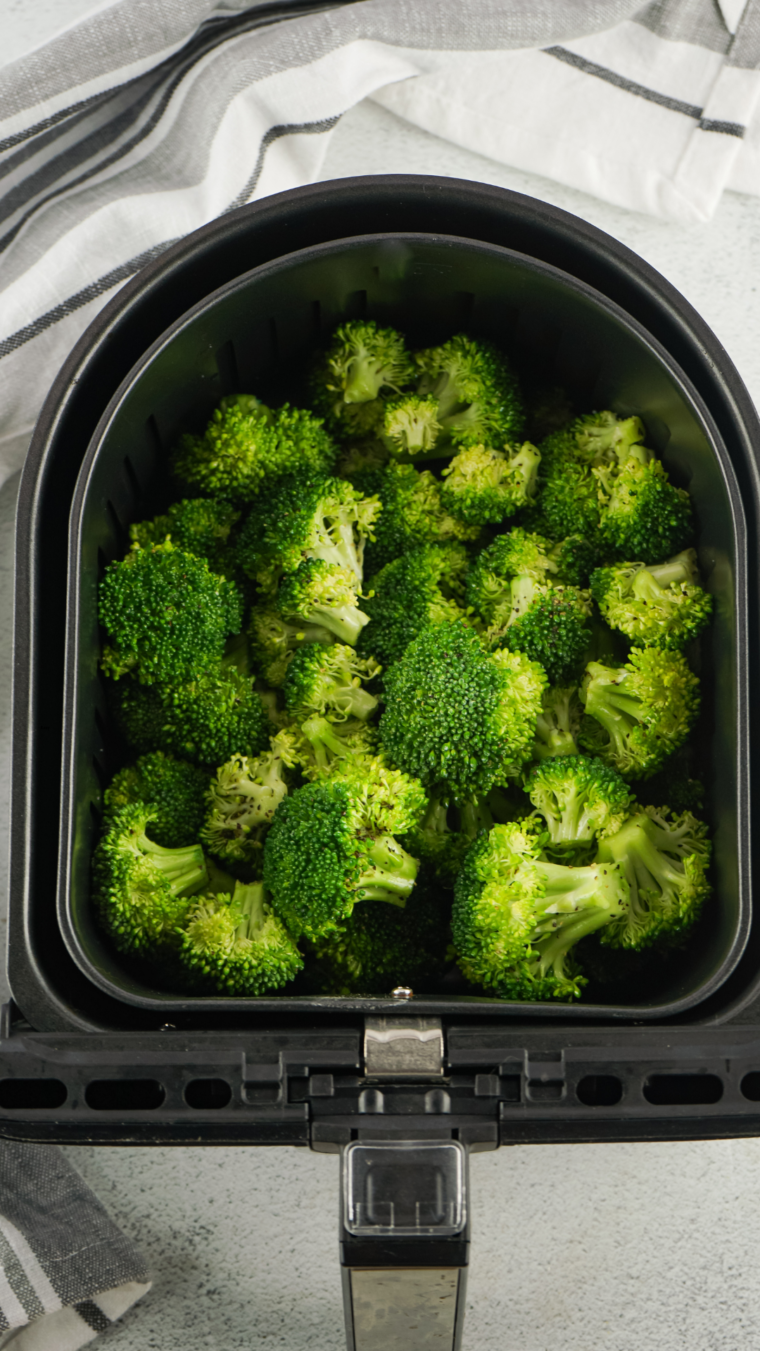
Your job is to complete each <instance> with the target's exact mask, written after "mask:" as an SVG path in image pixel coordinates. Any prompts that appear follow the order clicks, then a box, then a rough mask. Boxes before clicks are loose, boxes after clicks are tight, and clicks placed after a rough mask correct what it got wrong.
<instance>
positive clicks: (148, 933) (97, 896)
mask: <svg viewBox="0 0 760 1351" xmlns="http://www.w3.org/2000/svg"><path fill="white" fill-rule="evenodd" d="M152 819H153V808H152V806H150V805H146V804H145V803H143V802H133V803H130V804H128V805H127V806H125V807H119V808H118V809H117V810H116V811H114V812H113V813H112V814H111V815H110V816H109V818H108V821H107V823H106V826H105V829H104V832H103V835H102V837H101V839H100V840H99V841H98V844H97V846H96V848H95V853H94V856H93V861H92V881H93V901H94V904H95V909H96V911H97V914H98V916H99V918H100V921H101V923H102V925H103V927H104V929H105V930H106V933H107V934H108V935H109V937H110V938H111V940H112V941H113V943H114V945H115V946H116V947H117V948H118V949H119V951H120V952H125V953H129V954H132V955H134V956H141V957H145V956H148V957H149V956H152V955H160V949H161V947H162V945H165V944H172V943H175V942H176V940H177V934H178V932H179V929H180V927H181V925H182V923H183V921H184V919H185V917H186V914H187V911H188V906H189V899H188V898H189V897H190V896H193V895H194V894H195V893H196V892H198V891H202V890H203V888H204V887H205V886H206V885H207V883H208V873H207V871H206V864H205V860H204V858H203V850H202V849H201V846H200V845H199V844H192V845H186V846H185V847H184V848H182V849H165V848H164V847H163V846H162V845H160V844H156V842H155V840H151V839H149V838H148V835H147V833H146V832H147V827H148V824H149V823H150V821H151V820H152Z"/></svg>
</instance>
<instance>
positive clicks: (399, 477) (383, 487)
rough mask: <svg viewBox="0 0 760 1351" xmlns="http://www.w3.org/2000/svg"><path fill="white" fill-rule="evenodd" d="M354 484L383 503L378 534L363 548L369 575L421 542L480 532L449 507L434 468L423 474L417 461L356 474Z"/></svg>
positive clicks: (473, 536) (443, 541) (449, 541)
mask: <svg viewBox="0 0 760 1351" xmlns="http://www.w3.org/2000/svg"><path fill="white" fill-rule="evenodd" d="M354 484H355V486H356V487H357V488H358V489H359V491H360V492H362V493H364V494H365V496H373V497H377V498H379V500H380V502H381V503H382V511H381V512H380V515H379V516H378V518H377V520H376V521H375V524H374V538H373V539H368V540H367V544H366V548H365V552H364V572H365V575H366V576H368V577H372V576H374V575H375V573H377V572H379V571H380V569H381V568H382V567H385V564H386V563H392V562H393V560H394V559H395V558H400V557H401V555H402V554H406V553H409V552H411V550H412V549H417V548H419V547H420V545H422V544H453V543H455V542H457V541H461V542H463V543H464V542H466V541H469V540H475V539H477V538H478V535H479V534H480V527H479V526H473V525H465V523H464V521H459V520H457V518H456V517H455V516H451V515H449V513H448V512H447V511H446V510H445V508H444V506H443V503H442V501H441V485H440V483H439V482H438V479H437V478H435V477H434V475H433V474H431V472H430V470H429V469H424V470H422V471H421V472H420V470H418V469H415V467H414V465H411V464H396V463H393V464H389V465H387V466H386V468H385V469H381V470H379V471H375V472H369V471H366V472H364V473H359V474H357V475H356V476H355V478H354Z"/></svg>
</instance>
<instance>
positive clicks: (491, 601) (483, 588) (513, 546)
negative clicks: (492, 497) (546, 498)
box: [466, 526, 556, 624]
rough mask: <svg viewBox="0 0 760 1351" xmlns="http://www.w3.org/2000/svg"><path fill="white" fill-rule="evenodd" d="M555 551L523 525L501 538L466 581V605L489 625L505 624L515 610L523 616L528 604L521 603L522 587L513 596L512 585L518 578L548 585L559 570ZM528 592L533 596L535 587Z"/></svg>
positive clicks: (477, 561)
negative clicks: (553, 556) (554, 554)
mask: <svg viewBox="0 0 760 1351" xmlns="http://www.w3.org/2000/svg"><path fill="white" fill-rule="evenodd" d="M552 549H553V545H552V543H551V541H550V540H548V539H546V538H545V537H544V536H543V535H539V534H536V533H535V532H532V531H528V530H523V529H522V528H521V527H520V526H515V527H514V528H513V529H512V530H510V531H509V532H508V533H507V534H505V535H498V536H497V538H496V539H495V540H494V541H493V544H489V545H488V547H487V548H486V549H482V550H481V552H480V553H479V554H478V556H477V558H476V559H475V560H474V562H473V563H472V564H471V565H470V569H469V571H468V573H467V582H466V596H467V604H468V605H471V606H472V608H473V609H474V610H475V611H476V612H477V613H478V614H479V615H480V617H481V619H482V620H484V622H485V623H486V624H505V623H506V622H507V621H508V620H509V619H510V618H511V617H512V616H513V611H514V610H515V608H516V607H517V613H518V614H524V612H525V610H526V609H527V605H525V604H523V603H522V601H521V598H520V586H517V587H515V588H514V596H513V586H512V583H513V581H514V579H515V578H520V579H524V578H529V579H530V580H531V581H532V582H536V583H544V582H546V581H547V579H549V578H550V577H551V576H552V575H553V574H554V572H555V568H556V564H555V562H554V560H553V558H552ZM528 589H529V590H530V593H531V596H532V595H533V589H532V587H530V588H528ZM514 617H515V618H516V617H517V615H515V616H514Z"/></svg>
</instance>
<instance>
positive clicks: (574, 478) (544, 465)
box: [537, 412, 644, 545]
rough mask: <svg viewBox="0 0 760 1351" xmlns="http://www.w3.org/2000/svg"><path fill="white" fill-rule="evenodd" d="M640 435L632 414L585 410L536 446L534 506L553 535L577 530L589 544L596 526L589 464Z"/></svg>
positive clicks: (621, 450) (596, 501)
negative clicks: (537, 464)
mask: <svg viewBox="0 0 760 1351" xmlns="http://www.w3.org/2000/svg"><path fill="white" fill-rule="evenodd" d="M643 438H644V427H643V424H642V423H641V421H640V420H639V419H638V418H625V419H618V418H616V417H615V414H614V413H610V412H602V413H589V414H586V415H585V416H584V417H581V418H577V419H576V420H575V422H572V423H570V425H569V426H568V427H564V428H563V429H562V430H561V431H559V432H553V433H552V435H551V436H548V437H546V438H545V440H543V441H542V442H541V444H540V446H539V450H540V452H541V469H540V475H539V487H540V493H539V498H538V504H537V505H538V509H539V511H540V513H541V517H542V520H543V522H544V523H545V529H546V530H547V531H548V533H549V535H550V536H551V537H552V538H553V539H558V540H561V539H565V538H566V537H567V536H568V535H573V534H575V535H580V536H581V538H582V539H585V540H587V541H588V543H589V545H593V544H594V543H595V541H596V540H597V536H598V531H599V516H600V506H599V494H598V486H597V482H596V480H595V478H594V474H593V472H592V467H593V466H594V465H595V464H601V463H602V462H605V461H608V460H609V459H612V460H614V461H615V463H617V462H618V456H619V455H622V456H624V455H626V454H627V452H628V450H629V448H630V447H631V446H633V445H636V444H638V442H640V441H642V440H643Z"/></svg>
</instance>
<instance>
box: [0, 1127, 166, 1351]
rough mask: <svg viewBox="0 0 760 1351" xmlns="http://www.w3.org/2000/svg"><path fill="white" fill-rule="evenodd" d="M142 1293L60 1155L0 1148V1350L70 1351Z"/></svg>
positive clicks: (107, 1224)
mask: <svg viewBox="0 0 760 1351" xmlns="http://www.w3.org/2000/svg"><path fill="white" fill-rule="evenodd" d="M149 1289H150V1278H149V1276H148V1273H147V1271H146V1269H145V1263H144V1262H143V1259H142V1257H141V1256H140V1254H139V1252H138V1251H137V1249H136V1248H135V1247H134V1245H133V1244H132V1243H131V1242H130V1241H129V1239H127V1238H125V1237H124V1235H123V1234H122V1233H120V1232H119V1230H118V1229H117V1228H116V1225H115V1224H113V1222H112V1221H111V1220H110V1219H109V1218H108V1216H107V1214H106V1212H105V1210H104V1209H103V1207H102V1206H101V1204H100V1202H99V1201H97V1200H96V1199H95V1197H94V1196H93V1194H92V1192H91V1191H90V1189H89V1188H88V1187H86V1186H85V1184H84V1183H83V1182H82V1180H81V1178H80V1177H79V1176H78V1174H77V1173H75V1171H74V1169H73V1168H72V1167H71V1165H70V1164H69V1163H68V1162H67V1161H66V1159H65V1158H64V1156H63V1155H62V1154H61V1152H60V1150H58V1149H56V1148H54V1147H52V1146H50V1145H26V1144H15V1143H13V1142H9V1141H0V1347H2V1348H4V1347H6V1346H12V1347H13V1351H77V1348H78V1347H80V1346H86V1345H87V1343H88V1342H91V1341H92V1340H93V1338H95V1337H96V1336H97V1334H98V1333H99V1332H104V1331H105V1330H106V1328H109V1327H110V1326H111V1324H112V1323H113V1322H114V1321H115V1320H116V1319H117V1318H120V1317H121V1315H122V1314H123V1313H126V1311H127V1309H129V1308H130V1307H131V1305H132V1304H134V1303H135V1300H138V1299H140V1297H141V1296H142V1295H144V1294H145V1293H146V1291H148V1290H149Z"/></svg>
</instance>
